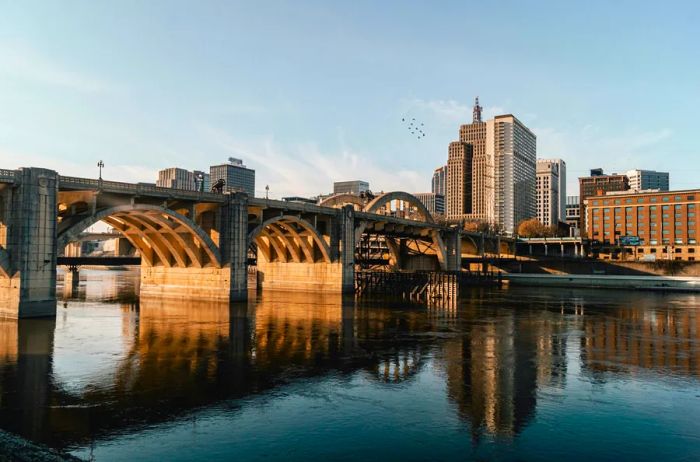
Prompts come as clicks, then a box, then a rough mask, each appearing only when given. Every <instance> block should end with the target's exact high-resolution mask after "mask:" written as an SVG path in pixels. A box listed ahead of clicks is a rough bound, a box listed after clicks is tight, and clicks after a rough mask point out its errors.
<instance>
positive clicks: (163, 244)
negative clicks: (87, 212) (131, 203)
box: [111, 212, 187, 268]
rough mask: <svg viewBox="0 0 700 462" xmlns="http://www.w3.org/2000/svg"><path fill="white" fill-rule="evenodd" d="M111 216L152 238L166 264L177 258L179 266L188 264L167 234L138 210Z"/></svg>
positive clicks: (159, 255)
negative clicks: (167, 237) (149, 221)
mask: <svg viewBox="0 0 700 462" xmlns="http://www.w3.org/2000/svg"><path fill="white" fill-rule="evenodd" d="M111 218H115V219H117V220H121V221H122V222H124V223H126V224H128V225H130V226H131V228H132V229H136V230H139V231H141V232H143V234H144V235H145V236H146V238H148V239H150V241H151V242H152V243H153V244H154V250H155V251H156V253H158V257H160V259H161V261H162V262H163V264H165V266H173V264H172V259H175V261H176V262H177V266H179V267H181V268H185V267H186V266H187V264H186V263H185V261H184V259H183V258H182V256H181V255H180V253H179V252H178V250H177V249H176V248H175V247H174V246H173V245H172V243H170V242H169V241H168V240H167V239H166V238H165V235H163V234H161V232H160V230H158V229H157V228H156V227H155V226H153V225H151V224H150V223H148V221H147V220H145V219H144V217H143V215H142V214H140V213H136V212H131V213H117V214H115V215H112V217H111ZM159 251H160V252H159Z"/></svg>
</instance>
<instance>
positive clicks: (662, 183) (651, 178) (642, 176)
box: [626, 169, 669, 191]
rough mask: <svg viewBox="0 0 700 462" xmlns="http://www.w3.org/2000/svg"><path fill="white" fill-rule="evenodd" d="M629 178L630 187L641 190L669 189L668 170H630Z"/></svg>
mask: <svg viewBox="0 0 700 462" xmlns="http://www.w3.org/2000/svg"><path fill="white" fill-rule="evenodd" d="M626 175H627V178H629V181H630V189H636V190H639V191H642V190H645V189H658V190H661V191H668V190H669V174H668V172H657V171H655V170H640V169H635V170H628V171H627V173H626Z"/></svg>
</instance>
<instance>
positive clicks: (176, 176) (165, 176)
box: [156, 167, 196, 191]
mask: <svg viewBox="0 0 700 462" xmlns="http://www.w3.org/2000/svg"><path fill="white" fill-rule="evenodd" d="M156 186H160V187H161V188H173V189H184V190H186V191H195V190H196V188H195V182H194V173H193V172H190V171H189V170H185V169H184V168H177V167H172V168H166V169H163V170H161V171H159V172H158V180H157V181H156Z"/></svg>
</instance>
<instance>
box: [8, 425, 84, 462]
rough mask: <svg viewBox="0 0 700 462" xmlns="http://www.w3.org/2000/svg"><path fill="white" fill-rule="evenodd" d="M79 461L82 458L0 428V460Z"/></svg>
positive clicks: (21, 461) (22, 461) (18, 461)
mask: <svg viewBox="0 0 700 462" xmlns="http://www.w3.org/2000/svg"><path fill="white" fill-rule="evenodd" d="M10 461H12V462H81V461H82V459H78V458H77V457H74V456H71V455H70V454H62V453H60V452H58V451H56V450H54V449H51V448H49V447H47V446H43V445H40V444H36V443H32V442H31V441H28V440H25V439H24V438H22V437H19V436H17V435H13V434H12V433H7V432H4V431H2V430H0V462H10Z"/></svg>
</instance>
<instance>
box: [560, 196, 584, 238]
mask: <svg viewBox="0 0 700 462" xmlns="http://www.w3.org/2000/svg"><path fill="white" fill-rule="evenodd" d="M564 221H565V222H566V224H567V225H569V235H570V236H571V237H579V236H580V235H581V228H579V226H580V225H581V204H580V201H579V198H578V196H566V216H565V220H564Z"/></svg>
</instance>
